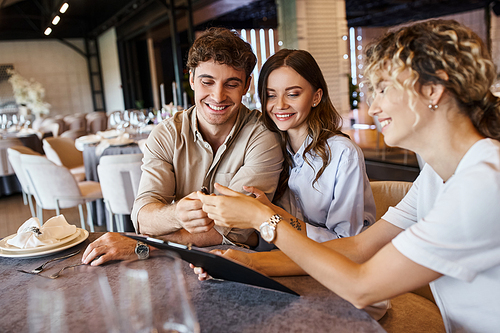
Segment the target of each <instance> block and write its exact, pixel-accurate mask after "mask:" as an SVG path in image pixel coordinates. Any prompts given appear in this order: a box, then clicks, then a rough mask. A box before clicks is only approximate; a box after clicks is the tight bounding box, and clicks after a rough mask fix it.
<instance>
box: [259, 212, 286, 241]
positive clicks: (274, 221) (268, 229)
mask: <svg viewBox="0 0 500 333" xmlns="http://www.w3.org/2000/svg"><path fill="white" fill-rule="evenodd" d="M281 220H282V218H281V216H279V215H278V214H275V215H273V216H271V218H270V219H269V220H267V221H266V222H264V223H262V224H261V225H260V227H259V229H260V235H261V237H262V239H263V240H265V241H266V242H268V243H271V242H272V241H274V239H275V238H276V226H277V225H278V223H279V222H280V221H281Z"/></svg>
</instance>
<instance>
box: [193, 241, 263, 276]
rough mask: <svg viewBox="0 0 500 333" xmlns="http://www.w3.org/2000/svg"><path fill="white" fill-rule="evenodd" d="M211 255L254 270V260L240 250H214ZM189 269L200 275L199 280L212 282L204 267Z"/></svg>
mask: <svg viewBox="0 0 500 333" xmlns="http://www.w3.org/2000/svg"><path fill="white" fill-rule="evenodd" d="M210 253H213V254H216V255H219V256H222V257H224V258H226V259H230V260H233V261H236V262H237V263H239V264H241V265H243V266H246V267H248V268H251V269H254V270H255V268H254V267H253V264H252V259H251V257H250V256H249V255H248V253H245V252H243V251H238V250H233V249H229V250H212V251H210ZM189 267H191V268H192V269H193V271H194V273H195V274H198V280H200V281H206V280H210V279H211V278H212V277H211V276H210V275H208V273H207V272H205V270H204V269H203V268H202V267H196V266H194V265H193V264H189Z"/></svg>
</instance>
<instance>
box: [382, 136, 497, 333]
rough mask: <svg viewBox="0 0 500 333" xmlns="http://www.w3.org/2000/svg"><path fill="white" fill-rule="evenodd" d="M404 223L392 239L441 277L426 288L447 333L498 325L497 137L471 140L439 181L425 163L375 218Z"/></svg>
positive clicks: (486, 329) (494, 329) (490, 329)
mask: <svg viewBox="0 0 500 333" xmlns="http://www.w3.org/2000/svg"><path fill="white" fill-rule="evenodd" d="M382 218H383V219H384V220H386V221H388V222H390V223H392V224H394V225H396V226H398V227H400V228H403V229H405V231H403V232H402V233H401V234H399V235H398V236H397V237H396V238H394V239H393V241H392V243H393V244H394V246H395V247H396V248H397V249H398V251H400V252H401V253H402V254H403V255H404V256H406V257H408V258H409V259H411V260H412V261H414V262H416V263H418V264H420V265H422V266H425V267H428V268H430V269H432V270H434V271H436V272H439V273H441V274H443V276H442V277H441V278H439V279H437V280H435V281H433V282H432V283H431V284H430V285H431V289H432V292H433V295H434V298H435V299H436V303H437V305H438V306H439V309H440V311H441V314H442V316H443V319H444V323H445V326H446V330H447V332H499V331H500V143H499V142H498V141H496V140H492V139H483V140H480V141H478V142H477V143H476V144H475V145H473V146H472V147H471V148H470V149H469V151H468V152H467V153H466V154H465V156H464V157H463V158H462V160H461V161H460V163H459V165H458V167H457V169H456V171H455V174H454V175H453V176H452V177H451V178H450V179H449V180H448V181H447V182H446V183H443V181H442V179H441V178H440V177H439V176H438V175H437V174H436V172H435V171H434V170H433V169H432V168H431V167H430V166H429V165H426V166H425V167H424V169H423V170H422V172H421V174H420V176H419V177H418V178H417V180H416V181H415V183H414V185H413V186H412V188H411V189H410V191H409V192H408V194H407V195H406V196H405V198H404V199H403V200H402V201H401V202H400V203H399V204H398V205H397V206H396V207H391V208H390V209H389V210H388V212H387V213H386V214H385V215H384V216H383V217H382Z"/></svg>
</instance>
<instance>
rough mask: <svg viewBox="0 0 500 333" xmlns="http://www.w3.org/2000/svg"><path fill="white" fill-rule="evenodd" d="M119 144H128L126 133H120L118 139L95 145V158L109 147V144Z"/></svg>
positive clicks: (128, 138) (128, 137)
mask: <svg viewBox="0 0 500 333" xmlns="http://www.w3.org/2000/svg"><path fill="white" fill-rule="evenodd" d="M119 143H130V136H129V134H128V133H122V134H120V135H119V136H118V137H116V138H113V139H104V140H101V142H100V143H99V144H98V145H97V147H96V148H95V156H97V157H99V156H101V155H102V153H103V152H104V149H106V148H108V147H109V146H111V144H119Z"/></svg>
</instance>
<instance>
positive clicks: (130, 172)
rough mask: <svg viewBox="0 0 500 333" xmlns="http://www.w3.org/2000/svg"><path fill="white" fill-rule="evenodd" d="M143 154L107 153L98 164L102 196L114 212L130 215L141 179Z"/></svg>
mask: <svg viewBox="0 0 500 333" xmlns="http://www.w3.org/2000/svg"><path fill="white" fill-rule="evenodd" d="M142 157H143V155H142V154H126V155H105V156H102V157H101V159H100V162H99V165H98V166H97V174H98V175H99V182H100V184H101V190H102V196H103V198H104V200H106V201H107V202H108V204H109V206H110V208H111V211H112V213H113V214H120V215H130V213H131V211H132V205H133V204H134V200H135V197H136V195H137V191H138V189H139V182H140V179H141V174H142V170H141V165H142Z"/></svg>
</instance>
